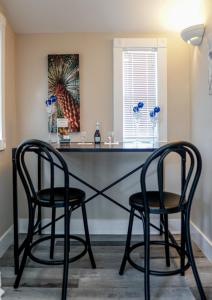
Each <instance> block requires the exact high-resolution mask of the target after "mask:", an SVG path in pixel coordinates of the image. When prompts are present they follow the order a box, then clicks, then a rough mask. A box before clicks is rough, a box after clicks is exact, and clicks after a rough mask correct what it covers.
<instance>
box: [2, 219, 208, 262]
mask: <svg viewBox="0 0 212 300" xmlns="http://www.w3.org/2000/svg"><path fill="white" fill-rule="evenodd" d="M49 222H50V219H43V225H45V224H47V223H49ZM88 222H89V230H90V234H93V235H98V234H100V235H126V233H127V227H128V220H125V219H121V220H110V219H104V220H102V219H90V220H89V221H88ZM152 223H153V224H155V225H157V226H158V224H159V222H158V220H157V219H155V220H152ZM27 226H28V220H27V219H19V232H20V233H26V232H27ZM169 228H170V231H171V232H172V233H173V234H179V233H180V220H179V219H170V220H169ZM71 232H72V233H73V234H83V233H84V232H83V226H82V220H81V219H72V220H71ZM49 233H50V231H49V228H48V229H45V230H44V234H49ZM56 233H58V234H61V233H63V221H62V220H60V221H59V222H58V223H57V225H56ZM142 233H143V228H142V222H141V221H140V220H137V219H135V222H134V226H133V234H135V235H138V234H142ZM151 234H153V235H154V234H158V231H157V230H155V229H154V228H151ZM191 235H192V239H193V240H194V242H195V243H196V244H197V245H198V247H199V248H200V249H201V250H202V252H203V253H204V255H205V256H206V257H207V258H208V259H209V260H210V261H211V262H212V241H210V240H209V239H208V238H207V236H206V235H205V234H204V233H203V232H202V231H201V230H200V229H199V228H198V227H197V226H196V225H195V224H194V223H193V222H192V221H191ZM12 244H13V225H12V226H10V228H9V229H8V230H7V231H6V232H5V233H4V234H3V235H2V236H1V237H0V257H2V256H3V254H4V253H5V252H6V251H7V249H8V248H9V247H10V246H11V245H12Z"/></svg>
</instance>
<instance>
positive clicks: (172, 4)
mask: <svg viewBox="0 0 212 300" xmlns="http://www.w3.org/2000/svg"><path fill="white" fill-rule="evenodd" d="M191 1H192V5H191V7H192V8H193V7H195V3H196V2H200V1H201V0H184V1H182V0H0V3H1V4H2V6H3V7H4V9H5V11H6V15H7V17H8V18H9V20H10V23H11V24H12V27H13V29H14V30H15V32H17V33H53V32H54V33H56V32H147V33H149V32H165V31H172V30H175V31H177V30H178V31H179V29H180V28H179V27H180V26H181V27H183V26H185V24H180V25H179V24H178V23H179V21H180V22H181V23H182V20H183V18H184V19H185V20H186V19H187V16H186V15H185V14H187V13H189V15H192V9H191V8H189V7H188V9H189V11H186V9H183V8H182V5H185V3H189V2H190V3H191ZM179 3H180V6H179ZM188 9H187V10H188ZM196 10H197V11H198V13H199V7H198V8H196ZM176 12H178V15H177V14H176ZM174 22H175V24H174ZM172 23H173V24H174V25H175V26H173V24H172ZM184 23H185V22H184ZM176 24H178V25H177V26H178V28H177V26H176Z"/></svg>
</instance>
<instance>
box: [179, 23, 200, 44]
mask: <svg viewBox="0 0 212 300" xmlns="http://www.w3.org/2000/svg"><path fill="white" fill-rule="evenodd" d="M204 32H205V27H204V25H203V24H198V25H194V26H190V27H188V28H185V29H183V30H182V31H181V37H182V39H183V40H184V41H185V42H186V43H188V44H192V45H194V46H198V45H200V44H201V42H202V38H203V35H204Z"/></svg>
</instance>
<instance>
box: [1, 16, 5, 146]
mask: <svg viewBox="0 0 212 300" xmlns="http://www.w3.org/2000/svg"><path fill="white" fill-rule="evenodd" d="M5 36H6V18H5V17H4V16H3V15H2V14H1V13H0V47H1V48H0V151H1V150H4V149H5V148H6V137H5V45H6V41H5Z"/></svg>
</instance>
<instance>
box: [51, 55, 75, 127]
mask: <svg viewBox="0 0 212 300" xmlns="http://www.w3.org/2000/svg"><path fill="white" fill-rule="evenodd" d="M79 82H80V81H79V54H54V55H48V94H49V95H48V96H49V97H51V96H55V97H56V102H55V107H56V110H55V113H54V115H53V116H52V118H53V120H52V121H53V124H52V125H53V128H54V127H55V129H56V120H57V118H66V119H68V123H69V130H70V132H78V131H80V89H79ZM53 131H54V129H53Z"/></svg>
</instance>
